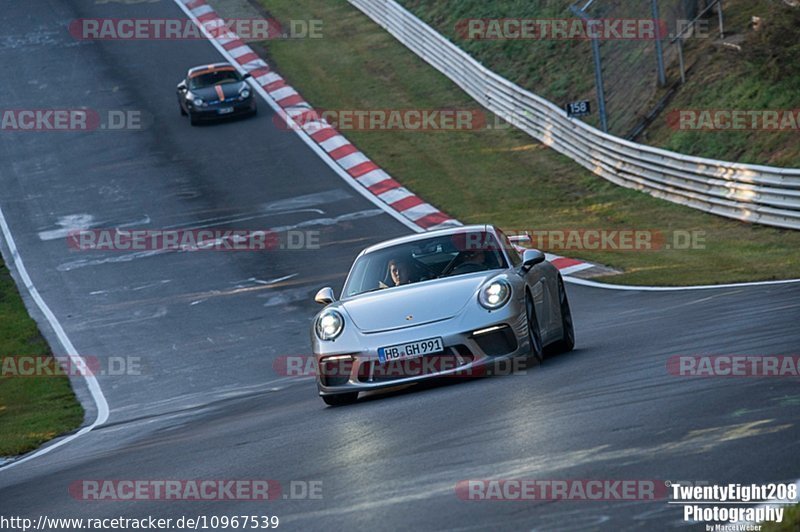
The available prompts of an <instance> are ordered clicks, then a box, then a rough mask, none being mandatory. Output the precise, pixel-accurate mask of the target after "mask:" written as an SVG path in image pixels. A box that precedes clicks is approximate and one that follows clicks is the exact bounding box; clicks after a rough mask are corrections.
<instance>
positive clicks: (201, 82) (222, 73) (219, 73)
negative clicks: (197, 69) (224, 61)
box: [189, 69, 242, 90]
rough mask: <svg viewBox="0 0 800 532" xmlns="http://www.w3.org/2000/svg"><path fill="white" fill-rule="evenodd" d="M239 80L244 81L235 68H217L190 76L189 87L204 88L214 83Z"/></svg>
mask: <svg viewBox="0 0 800 532" xmlns="http://www.w3.org/2000/svg"><path fill="white" fill-rule="evenodd" d="M239 81H242V77H241V76H240V75H239V73H238V72H236V71H235V70H229V69H225V70H216V71H213V72H207V73H205V74H199V75H197V76H193V77H191V78H189V88H190V89H193V90H194V89H204V88H206V87H213V86H214V85H222V84H224V83H237V82H239Z"/></svg>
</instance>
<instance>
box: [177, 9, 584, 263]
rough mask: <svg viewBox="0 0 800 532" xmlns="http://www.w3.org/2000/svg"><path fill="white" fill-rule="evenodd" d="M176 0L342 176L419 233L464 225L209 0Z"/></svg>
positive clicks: (558, 259)
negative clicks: (352, 132) (357, 142)
mask: <svg viewBox="0 0 800 532" xmlns="http://www.w3.org/2000/svg"><path fill="white" fill-rule="evenodd" d="M175 2H176V3H177V4H178V5H179V6H180V7H181V8H182V9H183V11H184V12H185V13H186V14H187V15H188V16H189V17H190V18H191V19H192V20H194V21H195V22H198V23H200V25H201V27H202V28H204V30H203V31H204V33H205V34H206V35H207V36H208V38H209V40H211V41H212V42H213V43H215V44H216V45H217V48H218V49H219V51H220V53H222V55H223V56H224V57H226V58H227V59H229V60H232V62H233V64H234V65H236V66H238V67H239V68H240V69H241V70H242V71H243V72H248V73H250V74H251V75H252V76H253V80H254V82H255V83H256V85H258V87H259V88H261V89H262V90H263V93H261V94H262V96H265V95H266V97H267V98H268V100H267V101H268V103H270V105H271V106H272V107H273V108H274V109H276V111H278V113H279V116H280V117H281V118H282V119H284V120H286V126H287V128H290V129H293V130H295V131H296V132H297V133H298V134H300V135H301V136H303V135H305V136H307V137H308V138H309V139H310V140H311V141H313V143H314V144H315V145H316V147H317V148H319V149H318V150H316V151H317V153H318V154H320V156H321V157H323V158H324V157H325V156H327V157H329V158H330V159H331V160H332V161H333V162H334V163H335V165H336V166H338V167H339V168H340V169H341V170H343V171H344V175H343V172H338V173H339V175H342V177H343V178H345V179H347V180H349V181H350V182H351V184H354V185H356V186H357V187H360V188H361V189H362V193H363V194H364V195H371V196H372V197H373V198H375V199H377V200H378V201H377V202H374V203H376V204H377V205H379V206H380V207H381V208H382V209H384V210H385V211H386V212H388V213H390V214H392V215H393V216H394V217H395V218H397V219H399V220H400V221H402V222H403V223H404V224H405V225H406V226H408V227H410V228H411V229H414V230H416V231H418V232H422V231H431V230H435V229H443V228H446V227H454V226H460V225H462V224H461V222H459V221H458V220H456V219H454V218H451V217H450V216H448V215H447V214H445V213H443V212H442V211H440V210H439V209H437V208H436V207H434V206H433V205H431V204H430V203H427V202H425V201H424V200H422V199H421V198H420V197H419V196H417V195H416V194H414V193H413V192H411V191H410V190H408V189H407V188H405V187H403V186H402V185H401V184H400V183H398V182H397V181H395V180H394V179H392V177H391V176H390V175H389V174H387V173H386V172H385V171H384V170H382V169H381V168H380V167H379V166H378V165H377V164H376V163H375V162H374V161H372V160H371V159H370V158H369V157H367V156H366V155H364V153H362V152H361V151H360V150H359V149H358V148H356V147H355V146H354V145H353V144H352V143H351V142H350V141H348V140H347V139H346V138H345V137H344V136H343V135H342V134H341V133H340V132H339V131H337V130H336V129H335V128H333V127H331V125H330V124H328V123H327V122H326V121H325V120H324V119H319V116H320V115H319V114H318V113H317V112H316V111H314V109H313V108H312V107H311V104H309V103H308V102H306V101H305V100H304V99H303V97H302V96H301V95H300V93H298V92H297V91H296V90H295V89H294V88H293V87H291V86H290V85H289V84H288V83H287V82H286V80H285V79H283V77H281V76H280V75H279V74H278V73H277V72H275V71H273V70H272V69H271V68H270V66H269V65H268V64H267V63H266V61H264V60H263V59H262V58H260V57H259V56H258V54H257V53H256V52H255V51H253V49H252V48H250V46H248V45H247V44H245V42H244V41H243V40H242V39H241V38H240V37H239V36H238V35H236V34H235V33H233V32H232V31H230V29H229V28H228V27H227V26H226V24H225V22H224V21H223V19H222V18H220V17H219V15H217V13H216V11H214V8H213V7H212V6H210V5H209V4H208V3H207V2H206V0H175ZM270 100H271V101H270ZM295 119H296V120H297V122H295ZM328 162H329V163H330V161H328ZM547 259H548V260H549V261H550V262H552V263H553V264H554V265H555V266H556V267H557V268H558V269H559V270H561V272H562V273H563V274H564V275H570V274H574V273H577V272H579V271H583V270H587V269H589V268H592V267H594V265H593V264H589V263H585V262H582V261H579V260H575V259H568V258H564V257H559V256H556V255H548V256H547Z"/></svg>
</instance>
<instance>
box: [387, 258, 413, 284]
mask: <svg viewBox="0 0 800 532" xmlns="http://www.w3.org/2000/svg"><path fill="white" fill-rule="evenodd" d="M388 273H389V275H388V277H389V280H390V282H391V284H390V285H387V284H386V283H384V282H383V281H381V282H380V287H381V288H389V286H401V285H404V284H410V283H411V268H410V267H409V265H408V263H407V262H406V261H403V260H400V259H392V260H390V261H389V266H388Z"/></svg>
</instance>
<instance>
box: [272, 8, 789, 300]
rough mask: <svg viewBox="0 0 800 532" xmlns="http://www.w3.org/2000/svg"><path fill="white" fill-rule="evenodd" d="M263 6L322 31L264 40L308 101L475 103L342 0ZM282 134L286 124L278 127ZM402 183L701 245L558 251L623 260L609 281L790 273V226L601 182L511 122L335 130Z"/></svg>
mask: <svg viewBox="0 0 800 532" xmlns="http://www.w3.org/2000/svg"><path fill="white" fill-rule="evenodd" d="M261 2H262V5H263V6H264V7H265V9H266V10H267V11H268V12H269V14H270V15H271V16H274V17H276V18H278V19H279V20H283V21H288V20H291V19H299V20H308V19H321V20H322V21H323V34H324V38H322V39H305V40H297V39H295V40H280V41H270V42H267V43H265V44H264V47H265V49H266V50H267V52H268V54H269V56H270V59H271V61H272V62H273V63H274V64H275V65H276V67H277V69H278V71H279V72H281V74H282V75H283V76H285V77H286V78H287V80H288V81H289V83H290V84H292V85H293V86H295V87H296V88H297V89H298V90H299V91H300V92H301V93H302V94H303V95H304V97H305V98H306V99H307V100H308V101H309V102H311V103H312V104H313V105H314V106H315V107H318V108H324V109H349V110H353V109H445V108H447V109H452V108H476V104H475V103H474V102H473V101H472V100H471V99H470V98H469V97H468V96H467V95H466V94H464V93H463V92H462V91H461V90H460V89H458V87H456V86H455V85H454V84H453V83H451V82H450V81H449V80H448V79H447V78H445V77H444V76H442V75H441V74H439V73H438V72H436V71H435V70H434V69H433V68H431V67H429V66H428V65H427V64H426V63H424V62H423V61H422V60H420V59H419V58H418V57H417V56H415V55H414V54H413V53H411V52H410V51H409V50H408V49H406V48H405V47H404V46H402V45H401V44H399V43H398V42H397V41H396V40H395V39H394V38H393V37H391V36H390V35H389V34H388V33H386V32H385V31H383V30H382V29H381V28H380V27H379V26H377V25H376V24H374V23H373V22H372V21H371V20H369V19H368V18H367V17H365V16H364V15H362V14H361V12H359V11H358V10H357V9H355V8H354V7H352V6H350V5H349V4H348V3H347V2H346V1H344V0H329V1H327V2H324V3H322V2H318V1H315V0H261ZM287 134H291V133H287ZM344 134H345V135H346V136H347V137H348V138H349V139H350V140H351V141H352V142H354V143H355V144H356V145H357V146H358V147H359V148H360V149H361V150H363V151H364V152H365V153H366V154H367V155H368V156H370V157H371V158H373V159H374V160H375V161H376V162H377V163H378V164H379V165H381V166H382V167H383V168H385V169H386V170H387V171H388V172H389V173H390V174H391V175H392V176H394V177H395V178H396V179H398V180H399V181H400V182H402V183H403V185H405V186H408V187H409V188H410V189H411V190H413V191H414V192H416V193H417V194H419V195H420V196H421V197H423V198H425V200H426V201H429V202H431V203H433V204H434V205H436V206H438V207H439V208H441V209H442V210H444V211H445V212H447V213H448V214H450V215H452V216H455V217H457V218H458V219H459V220H461V221H462V222H466V223H472V222H474V223H494V224H497V225H499V226H500V227H502V228H504V229H507V230H524V229H531V230H532V229H535V230H551V229H554V230H572V229H578V230H580V229H600V230H607V231H614V230H630V229H635V230H654V231H659V232H661V233H662V234H664V235H665V237H666V238H667V240H668V243H672V242H671V239H672V235H673V234H674V233H675V232H676V231H688V232H692V231H700V232H702V233H703V235H704V243H703V248H702V249H700V248H697V247H696V248H694V249H686V250H681V249H675V248H674V246H673V248H672V249H662V250H660V251H648V252H635V251H618V250H613V249H608V250H602V251H589V250H581V249H573V250H566V251H563V253H562V254H564V255H567V256H571V257H577V258H582V259H585V260H589V261H593V262H598V263H601V264H606V265H608V266H611V267H614V268H617V269H620V270H623V271H624V273H623V274H621V275H614V276H611V277H609V278H607V280H608V281H609V282H615V283H623V284H658V285H686V284H715V283H728V282H741V281H755V280H771V279H782V278H787V277H800V232H793V231H784V230H779V229H773V228H767V227H762V226H756V225H749V224H745V223H740V222H735V221H730V220H727V219H723V218H720V217H716V216H711V215H707V214H704V213H701V212H698V211H695V210H693V209H688V208H685V207H681V206H678V205H674V204H671V203H668V202H665V201H661V200H658V199H655V198H652V197H650V196H648V195H646V194H643V193H639V192H635V191H631V190H627V189H623V188H620V187H617V186H615V185H612V184H611V183H609V182H607V181H605V180H603V179H602V178H600V177H597V176H595V175H594V174H592V173H590V172H588V171H586V170H584V169H583V168H581V167H580V166H578V165H577V164H575V163H573V162H572V161H570V160H569V159H567V158H566V157H563V156H561V155H558V154H557V153H555V152H554V151H552V150H549V149H547V148H546V147H544V146H543V145H541V144H539V143H537V142H535V141H534V140H532V139H531V138H530V137H528V136H526V135H524V134H523V133H521V132H519V131H517V130H509V129H481V130H479V131H470V132H441V131H435V132H409V131H355V130H348V131H344Z"/></svg>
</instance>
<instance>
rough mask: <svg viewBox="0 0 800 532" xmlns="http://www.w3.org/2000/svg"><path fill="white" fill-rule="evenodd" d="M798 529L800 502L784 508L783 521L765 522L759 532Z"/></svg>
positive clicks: (781, 531)
mask: <svg viewBox="0 0 800 532" xmlns="http://www.w3.org/2000/svg"><path fill="white" fill-rule="evenodd" d="M798 531H800V504H798V505H795V506H791V507H789V508H786V512H785V513H784V514H783V522H781V523H766V524H764V526H763V528H761V532H798Z"/></svg>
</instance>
